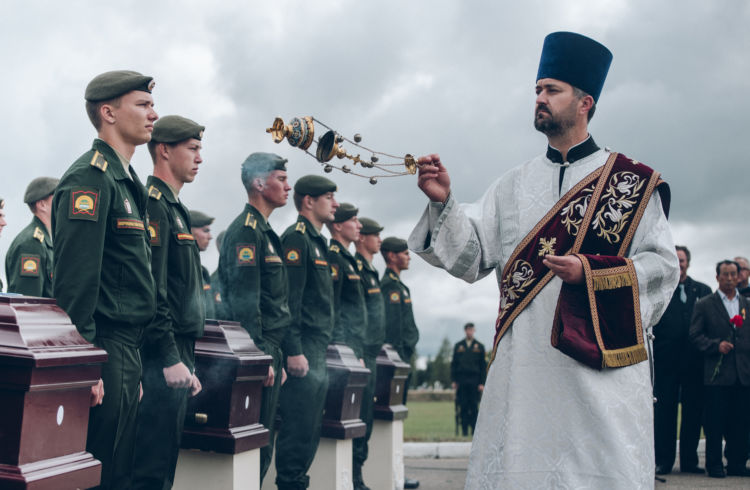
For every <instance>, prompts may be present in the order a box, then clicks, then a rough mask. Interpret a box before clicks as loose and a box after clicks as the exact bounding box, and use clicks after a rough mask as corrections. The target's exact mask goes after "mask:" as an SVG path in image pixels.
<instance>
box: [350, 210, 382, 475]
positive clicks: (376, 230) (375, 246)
mask: <svg viewBox="0 0 750 490" xmlns="http://www.w3.org/2000/svg"><path fill="white" fill-rule="evenodd" d="M359 222H360V223H361V224H362V228H361V229H360V230H359V239H358V240H357V241H356V247H357V254H356V255H355V256H354V260H355V261H356V262H357V271H359V275H360V278H361V282H362V289H363V291H364V293H365V305H366V307H367V330H365V336H364V339H363V352H364V361H365V367H366V368H367V369H369V370H370V378H369V379H368V381H367V385H366V386H365V389H364V391H363V392H362V406H361V408H360V418H361V419H362V421H363V422H364V423H365V424H367V432H366V433H365V435H364V437H358V438H356V439H354V448H353V473H354V475H353V480H354V490H366V489H367V486H366V485H365V484H364V481H363V480H362V465H364V464H365V461H366V460H367V455H368V446H367V443H368V441H369V440H370V435H371V434H372V419H373V409H374V397H375V383H376V373H377V365H376V363H375V359H376V358H377V357H378V354H379V353H380V349H381V348H382V347H383V343H384V342H385V305H384V304H383V295H382V294H380V281H379V279H378V277H379V276H378V271H376V270H375V267H373V265H372V258H373V256H374V255H375V254H376V253H378V252H379V251H380V244H381V243H382V240H381V239H380V232H381V231H382V230H383V227H382V226H380V225H379V224H378V223H377V222H376V221H374V220H371V219H369V218H364V217H363V218H360V219H359Z"/></svg>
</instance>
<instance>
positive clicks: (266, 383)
mask: <svg viewBox="0 0 750 490" xmlns="http://www.w3.org/2000/svg"><path fill="white" fill-rule="evenodd" d="M273 380H274V373H273V366H268V376H266V379H264V380H263V386H273Z"/></svg>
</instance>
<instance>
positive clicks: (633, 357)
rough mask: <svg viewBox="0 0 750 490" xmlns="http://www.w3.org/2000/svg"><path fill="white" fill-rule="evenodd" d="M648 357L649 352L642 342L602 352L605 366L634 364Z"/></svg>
mask: <svg viewBox="0 0 750 490" xmlns="http://www.w3.org/2000/svg"><path fill="white" fill-rule="evenodd" d="M647 359H648V353H647V352H646V347H645V346H643V345H642V344H637V345H633V346H630V347H625V348H624V349H615V350H605V351H604V352H602V366H603V367H624V366H632V365H633V364H638V363H639V362H643V361H645V360H647Z"/></svg>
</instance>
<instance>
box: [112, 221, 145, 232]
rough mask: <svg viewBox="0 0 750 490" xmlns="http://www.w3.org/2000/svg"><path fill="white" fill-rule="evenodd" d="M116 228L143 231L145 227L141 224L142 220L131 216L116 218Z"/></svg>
mask: <svg viewBox="0 0 750 490" xmlns="http://www.w3.org/2000/svg"><path fill="white" fill-rule="evenodd" d="M116 223H117V228H118V229H119V230H139V231H145V230H146V227H145V226H143V221H141V220H139V219H133V218H117V221H116Z"/></svg>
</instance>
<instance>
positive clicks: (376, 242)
mask: <svg viewBox="0 0 750 490" xmlns="http://www.w3.org/2000/svg"><path fill="white" fill-rule="evenodd" d="M359 242H360V243H361V244H362V246H363V247H364V249H365V250H367V253H370V254H372V255H375V254H376V253H378V252H380V244H381V243H383V240H382V239H381V238H380V233H371V234H368V235H360V236H359Z"/></svg>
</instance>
